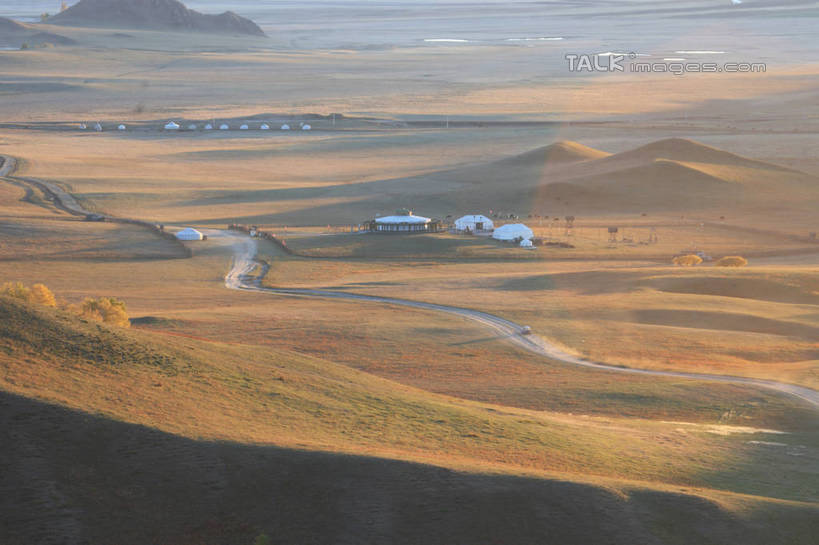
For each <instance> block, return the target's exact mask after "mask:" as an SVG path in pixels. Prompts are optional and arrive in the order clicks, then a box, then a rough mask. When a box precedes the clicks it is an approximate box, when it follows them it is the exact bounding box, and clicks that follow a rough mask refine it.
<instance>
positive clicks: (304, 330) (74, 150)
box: [0, 8, 819, 545]
mask: <svg viewBox="0 0 819 545" xmlns="http://www.w3.org/2000/svg"><path fill="white" fill-rule="evenodd" d="M561 9H563V8H561ZM328 17H330V18H331V19H332V17H331V16H328ZM566 20H567V21H568V18H567V19H566ZM584 20H585V18H584ZM668 20H669V19H664V21H665V22H668ZM686 20H687V19H686V18H684V17H683V18H675V22H674V24H675V25H677V24H680V25H681V26H685V25H686V24H687V23H685V24H683V23H679V21H686ZM749 20H757V21H758V20H759V19H749ZM783 20H785V19H783ZM737 21H739V23H738V24H744V23H743V22H742V21H746V20H742V19H739V18H738V19H737ZM768 22H769V21H766V24H767V23H768ZM283 24H284V22H283ZM319 24H325V23H320V22H318V21H312V20H311V22H310V26H311V28H312V27H313V26H314V25H319ZM669 24H670V23H669ZM720 24H722V20H720ZM331 26H332V28H333V31H332V32H328V33H327V34H328V35H333V36H336V35H337V34H335V32H336V31H340V32H342V33H348V34H349V31H348V30H346V29H342V28H340V27H338V26H337V24H336V21H335V20H334V19H333V20H332V23H331ZM697 26H698V27H699V26H700V25H699V23H697ZM718 26H719V25H718ZM659 27H660V26H659V25H658V26H657V27H656V28H659ZM43 28H45V29H46V30H48V25H45V26H43ZM629 28H631V27H630V26H629ZM675 28H676V27H675ZM719 28H722V27H721V26H719ZM59 31H60V32H65V34H66V35H68V36H70V37H71V38H72V39H76V40H77V41H78V42H80V44H79V45H78V46H76V47H61V48H51V49H38V50H36V51H25V52H24V51H0V63H2V64H3V66H4V71H3V75H2V77H1V78H0V79H2V81H0V95H2V97H3V100H2V101H0V114H2V117H3V119H4V121H3V123H0V151H2V153H8V154H11V155H14V156H16V157H19V158H21V159H22V161H21V164H20V166H21V174H22V175H26V176H32V177H41V178H43V179H47V180H50V181H53V182H55V183H58V184H60V185H62V186H63V187H65V188H66V189H67V190H68V191H70V192H71V193H72V194H74V195H76V197H77V198H78V200H79V201H80V202H82V204H83V205H84V206H86V207H87V208H88V209H91V210H97V211H104V212H106V213H111V214H114V215H119V216H124V217H137V218H141V219H146V220H154V221H159V222H162V223H165V224H168V225H170V226H181V225H192V226H197V227H204V228H207V227H219V228H222V227H224V225H225V224H228V223H232V222H240V223H247V224H260V225H265V226H266V227H268V228H270V229H271V230H275V231H276V232H278V233H279V234H282V235H283V236H284V237H285V238H286V239H287V241H288V244H289V245H290V247H291V248H294V249H295V250H296V251H297V252H298V253H300V254H302V255H301V256H288V255H283V254H281V253H280V252H277V251H276V249H275V248H274V247H272V246H268V245H263V246H262V247H263V254H264V257H265V258H266V259H267V260H268V261H269V264H270V271H269V273H268V275H267V278H266V282H267V283H268V285H272V286H296V287H321V288H329V289H337V290H346V291H350V292H361V293H369V294H375V295H386V296H397V297H406V298H411V299H418V300H424V301H434V302H440V303H447V304H452V305H456V306H465V307H471V308H478V309H480V310H484V311H488V312H491V313H494V314H497V315H500V316H505V317H508V318H510V319H513V320H515V321H517V322H520V323H525V324H530V325H531V326H532V328H533V330H534V331H535V332H536V333H537V334H539V335H543V336H545V337H548V338H549V339H550V340H552V341H554V342H556V343H558V344H560V345H561V346H563V347H565V348H566V349H567V350H569V351H572V352H575V353H579V354H583V355H584V356H586V357H589V358H591V359H594V360H601V361H606V362H610V363H614V364H619V365H628V366H636V367H645V368H652V369H679V370H684V371H696V372H704V373H709V372H710V373H720V374H726V373H728V374H735V375H745V376H753V377H764V378H773V379H776V380H781V381H789V382H793V383H798V384H803V385H806V386H810V387H814V388H815V387H817V386H819V375H817V369H819V363H817V362H818V361H819V345H817V338H818V337H819V336H818V335H817V331H819V309H817V305H819V301H817V292H819V279H817V275H816V273H815V270H816V265H817V263H816V255H817V254H816V253H815V252H814V253H811V252H813V251H815V250H816V244H815V243H814V242H811V241H810V240H808V239H807V234H808V233H809V232H811V231H817V227H819V226H817V225H816V213H815V211H816V205H817V203H819V198H818V197H817V195H819V193H817V187H819V184H817V181H816V176H817V174H819V160H818V159H817V158H816V154H815V150H814V148H815V146H814V143H813V141H812V139H811V138H810V135H812V134H815V132H816V119H815V118H813V117H811V116H810V115H806V113H805V112H810V111H811V108H812V107H814V106H815V104H816V97H817V87H816V75H817V69H816V67H815V66H814V65H813V64H805V65H796V64H793V65H790V66H784V65H781V64H778V65H777V66H776V70H773V69H772V70H770V71H769V72H767V73H765V74H750V75H729V74H723V75H720V76H719V77H705V76H704V75H699V76H697V75H693V74H690V75H686V76H685V77H682V78H680V77H676V76H675V77H670V76H669V77H664V76H660V75H649V74H644V75H640V76H624V77H617V76H612V77H611V78H603V77H600V78H598V77H589V78H583V79H581V78H576V77H574V76H572V77H568V76H567V75H566V73H565V67H564V66H563V64H562V63H563V58H562V56H560V55H558V56H554V55H552V53H555V52H556V50H555V51H552V50H551V49H549V50H547V49H541V48H539V47H538V48H528V47H520V48H518V47H514V48H513V47H501V46H496V45H491V46H480V47H477V46H472V45H464V46H463V47H461V46H458V47H452V48H447V47H438V46H435V47H433V46H430V47H426V46H424V47H422V46H418V44H416V45H415V46H412V47H397V48H389V47H388V48H382V47H380V46H378V47H374V48H359V49H356V48H354V47H353V48H352V49H347V48H344V49H323V48H319V49H315V50H308V49H303V50H302V49H298V47H296V46H294V43H297V42H299V41H300V40H302V39H303V35H304V33H305V32H307V31H306V30H305V29H303V28H299V29H298V31H297V32H294V33H293V32H292V31H291V34H290V35H289V36H284V35H282V36H279V35H278V32H277V35H276V36H275V37H273V38H272V39H271V40H270V43H269V44H265V45H259V44H258V43H250V42H248V41H247V40H244V39H240V38H233V37H219V38H213V39H210V38H204V39H203V38H202V37H197V36H193V35H191V36H187V35H181V34H178V33H164V32H163V33H154V32H145V31H133V32H131V31H128V32H127V33H121V32H119V31H117V32H116V33H113V32H112V31H111V30H110V29H106V30H101V29H73V30H72V29H70V28H65V29H63V28H61V29H59ZM607 32H621V31H620V30H617V29H615V30H611V29H608V30H607ZM629 32H630V31H629ZM705 32H706V34H705V35H700V34H697V35H696V36H693V37H692V36H691V35H679V34H678V35H677V36H675V38H674V40H683V41H691V40H692V39H696V40H698V41H700V40H702V41H703V42H705V41H709V40H713V39H715V36H714V35H708V33H707V29H706V30H705ZM788 32H790V29H789V31H788ZM308 34H309V32H308ZM720 34H721V35H722V34H724V33H722V32H720ZM782 35H784V34H782ZM788 35H790V34H788ZM290 38H293V42H292V43H291V42H289V41H288V40H289V39H290ZM632 38H633V36H631V35H629V36H628V37H627V41H631V40H632ZM722 38H724V36H722V37H721V39H722ZM776 39H777V40H779V39H781V38H779V37H777V38H776ZM572 40H573V39H572ZM731 40H732V41H731V48H732V49H736V50H737V51H739V50H749V51H750V50H754V51H756V50H762V49H763V46H764V47H769V46H770V43H768V44H760V43H758V42H757V41H756V40H757V37H756V35H754V36H753V38H743V37H742V36H739V35H736V36H734V35H732V37H731ZM743 40H744V41H743ZM751 40H752V41H751ZM659 42H662V43H663V44H665V45H664V46H663V47H666V48H670V49H672V50H674V49H677V48H680V49H683V48H686V47H689V46H687V45H685V44H678V43H676V42H674V43H670V42H671V40H670V39H668V37H667V36H661V37H660V39H659ZM419 43H420V42H419ZM568 43H570V44H571V45H574V44H575V43H577V42H574V41H569V42H568ZM751 44H752V45H751ZM353 45H354V44H353ZM552 45H553V44H552ZM578 45H584V47H588V48H589V50H590V51H594V50H597V47H598V45H600V46H603V45H604V44H598V42H596V41H594V40H591V41H585V42H580V43H578ZM550 47H551V46H550ZM605 47H610V46H609V44H605ZM709 47H710V46H709ZM715 47H716V46H715ZM743 48H744V49H743ZM726 49H727V47H726ZM599 50H600V51H603V49H599ZM546 52H549V53H548V55H545V54H544V53H546ZM533 53H534V54H533ZM547 57H548V58H549V59H551V60H550V62H552V61H553V59H554V58H558V57H559V60H560V63H561V66H560V68H559V69H558V70H555V67H554V66H549V67H546V65H545V64H544V60H545V59H546V58H547ZM788 58H789V59H791V60H790V61H789V62H794V63H796V62H800V61H798V60H794V59H792V58H791V57H788ZM810 58H811V59H812V56H811V57H810ZM806 59H807V60H806V61H805V62H806V63H812V62H813V61H812V60H810V59H808V58H807V57H806ZM544 70H546V71H544ZM490 75H491V76H490ZM624 97H627V100H624ZM728 99H730V100H728ZM316 112H318V113H319V114H321V115H316ZM330 112H343V113H345V114H346V115H345V116H340V115H339V116H337V123H336V122H334V121H331V119H333V120H336V118H333V117H331V116H330V115H329V114H330ZM749 112H754V113H753V115H751V114H749ZM763 112H764V115H763V114H762V113H763ZM445 116H446V117H451V118H452V124H451V127H447V126H446V125H445V122H444V119H445ZM97 119H99V120H100V121H101V122H102V123H103V125H104V126H105V131H103V132H101V133H95V132H91V131H80V130H79V129H78V127H77V125H78V123H80V122H83V121H85V122H91V123H93V122H94V120H97ZM170 119H174V120H177V121H178V122H180V123H182V124H185V125H186V124H187V123H188V122H195V123H198V124H202V123H204V122H210V121H213V120H219V121H221V120H225V121H227V122H229V123H231V125H232V126H234V127H235V126H236V125H237V124H238V123H240V122H245V121H249V122H250V123H251V124H252V125H254V124H257V123H260V122H262V121H269V122H270V123H272V124H274V126H275V124H278V123H285V122H287V123H291V124H293V125H294V126H296V125H297V124H298V122H299V121H304V120H308V121H310V122H311V123H312V124H313V127H314V130H313V131H312V132H310V133H303V132H301V131H292V132H290V133H286V132H282V131H269V132H262V131H255V130H252V131H226V132H223V131H219V132H217V131H213V132H209V133H206V132H204V131H196V132H187V131H180V132H179V133H166V132H162V131H161V130H160V129H159V128H160V127H161V126H163V125H164V123H166V122H167V121H168V120H170ZM120 122H123V123H127V125H128V128H127V130H126V131H121V132H120V131H115V130H113V128H114V127H115V126H116V124H118V123H120ZM183 126H184V125H183ZM670 137H676V138H670ZM561 141H562V143H559V142H561ZM576 142H581V143H582V145H581V144H577V143H576ZM6 182H7V180H5V181H0V281H7V280H8V281H23V282H26V283H29V284H30V283H33V282H43V283H45V284H47V285H48V286H49V287H50V288H52V289H53V290H54V291H55V293H56V294H57V295H58V297H60V298H61V299H64V300H66V301H68V302H77V301H81V300H82V299H83V298H85V297H89V296H101V295H109V296H115V297H118V298H121V299H123V300H125V301H126V302H127V304H128V308H129V313H130V315H131V316H132V317H133V318H134V327H133V328H132V329H131V330H128V331H125V330H118V329H111V328H109V327H107V326H104V325H98V324H96V323H85V322H82V321H80V320H78V319H77V318H76V317H74V316H71V315H68V314H65V313H61V312H59V311H53V310H49V309H42V308H35V307H31V306H28V305H24V304H20V303H18V302H15V301H10V300H6V299H0V316H2V319H0V460H2V464H0V465H2V466H3V468H4V471H2V472H0V513H2V516H0V541H3V542H4V543H9V544H11V545H17V544H20V545H22V543H32V542H34V543H40V542H43V543H48V542H83V541H87V542H90V543H93V544H96V543H113V542H116V543H123V544H124V545H125V544H131V543H133V544H137V543H138V544H140V545H142V544H144V543H152V542H155V543H182V544H185V543H190V544H194V543H196V544H200V543H206V544H211V543H212V544H214V545H215V544H217V543H218V544H231V545H233V544H236V545H239V544H247V543H252V542H253V540H254V538H255V537H256V536H257V535H259V534H260V533H261V532H266V533H268V534H269V535H270V536H272V537H273V542H274V543H276V542H283V543H365V542H371V543H381V542H396V543H538V544H542V543H544V542H547V543H548V542H553V543H561V544H563V543H569V544H571V543H597V542H601V541H605V542H610V543H615V544H619V543H623V544H626V543H627V544H629V545H630V544H633V543H657V544H659V543H663V544H665V543H680V544H688V543H751V544H755V543H759V544H760V545H761V544H765V545H768V544H770V543H788V544H791V543H796V544H801V543H805V544H811V545H813V542H814V541H815V536H816V535H817V534H819V528H817V520H819V515H817V503H818V502H819V499H818V498H817V497H816V490H817V489H819V482H818V481H817V471H816V468H817V467H819V436H817V431H816V430H817V429H819V426H817V424H819V421H817V415H816V412H815V411H814V410H812V409H810V408H808V407H807V406H806V405H804V404H802V403H800V402H799V401H798V400H795V399H792V398H789V397H786V396H783V395H779V394H774V393H771V392H766V391H762V390H758V389H755V388H751V387H740V386H730V385H724V384H722V385H721V384H715V383H710V382H703V381H689V380H677V379H671V378H649V377H637V376H635V377H629V376H626V375H623V374H613V373H604V372H598V371H592V370H588V369H581V368H577V367H572V366H567V365H564V364H561V363H559V362H554V361H549V360H546V359H541V358H536V357H534V356H533V355H531V354H528V353H524V352H522V351H521V350H519V349H517V348H515V347H514V346H513V345H510V344H507V343H505V342H503V339H499V338H496V337H493V336H492V335H490V334H487V333H486V331H485V330H483V329H481V328H479V327H478V326H476V325H475V324H471V323H469V322H466V321H464V320H461V319H459V318H456V317H452V316H446V315H440V314H436V313H431V312H426V311H421V310H412V309H405V308H393V307H389V306H382V305H373V304H362V303H356V302H345V301H323V300H305V299H296V298H292V297H277V296H262V295H259V294H253V293H241V292H235V291H229V290H226V289H224V274H225V272H226V271H227V269H228V267H229V265H228V264H229V262H230V259H231V256H232V250H231V248H229V247H227V246H225V245H224V243H222V242H220V241H219V240H218V237H213V238H212V239H211V240H208V241H203V242H201V243H200V242H197V243H190V244H189V247H190V248H192V249H193V257H191V258H188V259H177V258H178V257H180V256H179V247H178V246H177V245H175V244H169V243H168V241H166V240H164V239H161V238H159V237H156V236H154V235H153V234H151V233H148V232H146V231H144V230H141V229H140V228H137V227H132V226H122V225H114V224H98V223H90V222H88V223H87V222H82V221H79V220H77V219H76V218H72V217H69V216H67V215H65V214H63V213H61V212H59V211H58V210H55V209H54V207H53V206H52V205H51V203H49V202H48V200H47V199H46V198H45V196H43V195H42V194H41V193H39V192H38V191H37V190H36V189H30V188H26V187H25V186H23V185H15V184H14V183H13V180H12V181H10V183H6ZM399 207H410V208H413V209H414V210H415V211H416V212H417V213H418V214H422V215H428V216H440V217H445V216H446V215H447V214H452V215H454V216H456V217H457V215H460V214H461V213H473V212H481V211H483V212H484V213H488V211H489V210H490V209H491V210H494V211H496V212H499V213H502V214H503V213H506V214H508V213H515V214H518V215H520V216H521V219H522V221H523V222H525V223H529V224H531V226H532V227H533V228H534V229H535V231H536V233H537V234H538V235H539V236H541V237H544V238H546V239H547V240H551V241H561V242H563V241H565V242H570V243H571V244H572V245H574V246H575V247H574V248H555V247H546V248H538V249H536V250H533V251H524V250H521V249H519V248H516V247H504V246H502V245H499V244H498V243H495V242H494V241H491V240H487V239H483V238H477V237H461V236H455V235H450V234H442V235H440V236H434V237H369V236H362V235H340V234H334V235H333V236H326V234H325V233H326V232H333V233H338V232H339V231H341V230H347V229H349V227H350V226H351V225H355V224H357V223H359V222H361V221H363V220H367V219H370V218H372V217H374V216H375V215H376V214H385V213H391V212H392V211H393V210H395V209H396V208H399ZM567 215H575V216H577V220H576V223H575V228H574V232H573V234H572V236H571V237H567V236H566V235H565V233H564V229H563V227H562V224H563V221H562V220H561V221H558V222H557V224H558V225H555V222H554V221H553V219H554V217H559V218H563V217H564V216H567ZM543 216H549V219H548V220H545V219H543ZM610 226H618V227H619V228H620V231H619V233H618V239H619V240H618V242H616V243H611V244H610V243H609V242H608V233H607V228H608V227H610ZM654 234H656V235H657V236H658V237H659V242H658V243H656V244H641V242H643V241H645V240H646V239H647V238H648V237H649V235H654ZM624 238H625V239H630V240H631V241H630V242H629V241H624V240H623V239H624ZM693 248H696V249H698V250H704V251H706V252H708V253H709V254H712V255H714V256H716V257H718V256H720V255H726V254H742V255H745V256H746V257H749V260H750V265H749V266H748V267H747V268H745V269H740V270H723V269H717V268H714V267H712V266H709V265H706V266H703V267H698V268H694V269H691V270H687V269H679V268H673V267H671V266H670V258H671V256H672V255H674V254H676V253H679V252H681V251H683V250H687V249H693Z"/></svg>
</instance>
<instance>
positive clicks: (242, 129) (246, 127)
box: [239, 125, 250, 131]
mask: <svg viewBox="0 0 819 545" xmlns="http://www.w3.org/2000/svg"><path fill="white" fill-rule="evenodd" d="M249 128H250V127H248V126H247V125H242V126H240V127H239V130H240V131H246V130H247V129H249Z"/></svg>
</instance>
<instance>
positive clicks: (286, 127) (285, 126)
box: [282, 123, 290, 131]
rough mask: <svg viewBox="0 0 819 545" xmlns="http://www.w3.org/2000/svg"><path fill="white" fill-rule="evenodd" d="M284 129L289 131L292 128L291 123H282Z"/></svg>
mask: <svg viewBox="0 0 819 545" xmlns="http://www.w3.org/2000/svg"><path fill="white" fill-rule="evenodd" d="M282 130H283V131H289V130H290V125H288V124H287V123H285V124H284V125H282Z"/></svg>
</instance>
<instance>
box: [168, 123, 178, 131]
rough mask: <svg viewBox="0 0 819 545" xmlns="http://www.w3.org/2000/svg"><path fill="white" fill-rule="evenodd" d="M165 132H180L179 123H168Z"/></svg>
mask: <svg viewBox="0 0 819 545" xmlns="http://www.w3.org/2000/svg"><path fill="white" fill-rule="evenodd" d="M165 130H166V131H178V130H179V125H178V124H177V123H174V122H173V121H168V124H167V125H165Z"/></svg>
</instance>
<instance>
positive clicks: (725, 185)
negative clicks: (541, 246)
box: [542, 159, 743, 212]
mask: <svg viewBox="0 0 819 545" xmlns="http://www.w3.org/2000/svg"><path fill="white" fill-rule="evenodd" d="M542 194H543V195H544V196H545V197H546V198H547V200H548V199H550V198H551V199H554V200H560V201H562V202H564V203H568V204H569V205H573V206H579V207H582V208H584V209H593V208H600V209H611V208H615V209H617V210H619V211H630V212H639V211H642V210H647V209H648V210H674V209H678V208H681V207H683V208H686V207H696V208H710V207H712V206H714V205H716V204H722V203H725V202H728V201H732V202H736V201H737V200H738V199H740V198H741V197H742V194H743V188H742V186H741V185H739V184H735V183H731V182H729V181H726V180H723V179H721V178H717V177H715V176H711V175H709V174H707V173H705V172H702V171H700V170H697V169H695V168H691V167H690V166H688V165H686V164H684V163H680V162H677V161H669V160H666V159H659V160H655V161H653V162H651V163H649V164H646V165H640V166H636V167H632V168H625V169H621V170H614V171H611V172H606V173H602V174H596V175H592V176H588V177H581V178H576V179H571V180H569V181H566V182H555V183H553V184H548V185H547V186H546V187H545V188H544V190H543V193H542Z"/></svg>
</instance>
